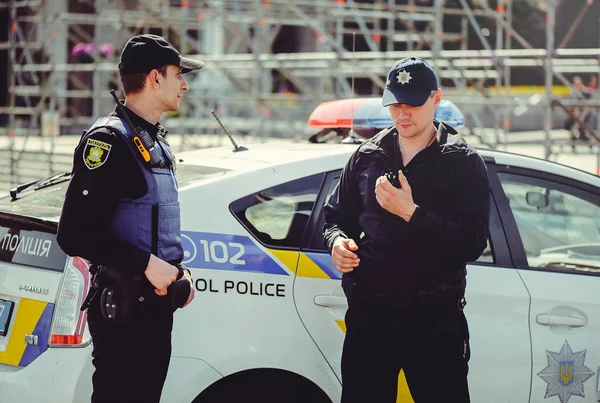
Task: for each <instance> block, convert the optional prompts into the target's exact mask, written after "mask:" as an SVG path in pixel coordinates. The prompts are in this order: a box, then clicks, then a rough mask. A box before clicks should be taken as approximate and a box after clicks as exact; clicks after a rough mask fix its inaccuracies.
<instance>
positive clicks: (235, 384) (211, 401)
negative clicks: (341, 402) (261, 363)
mask: <svg viewBox="0 0 600 403" xmlns="http://www.w3.org/2000/svg"><path fill="white" fill-rule="evenodd" d="M239 402H244V403H283V402H285V403H308V402H310V403H331V399H330V398H329V397H328V396H327V394H326V393H325V392H323V391H322V390H321V388H319V387H318V386H317V385H315V384H314V383H313V382H312V381H310V380H308V379H306V378H304V377H302V376H300V375H297V374H294V373H292V372H289V371H283V370H277V369H256V370H249V371H243V372H238V373H236V374H233V375H230V376H227V377H225V378H223V379H220V380H219V381H217V382H215V383H214V384H212V385H211V386H209V387H208V388H207V389H206V390H204V391H203V392H202V393H200V395H198V397H196V399H194V401H193V402H192V403H239Z"/></svg>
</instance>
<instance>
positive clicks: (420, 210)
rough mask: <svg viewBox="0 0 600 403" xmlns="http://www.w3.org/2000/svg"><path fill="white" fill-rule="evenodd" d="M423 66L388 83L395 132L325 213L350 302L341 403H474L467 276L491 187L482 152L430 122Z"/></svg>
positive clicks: (407, 67)
mask: <svg viewBox="0 0 600 403" xmlns="http://www.w3.org/2000/svg"><path fill="white" fill-rule="evenodd" d="M441 99H442V91H441V89H439V87H438V81H437V78H436V75H435V72H434V71H433V69H432V68H431V66H430V65H429V64H427V63H426V62H425V61H424V60H422V59H419V58H416V57H410V58H405V59H402V60H400V61H398V62H397V63H396V65H395V66H394V67H392V69H391V70H390V71H389V73H388V77H387V83H386V88H385V90H384V93H383V106H387V107H389V113H390V116H391V118H392V122H393V124H394V126H393V127H390V128H387V129H384V130H382V131H381V132H379V133H378V134H377V135H375V136H374V137H373V138H372V139H370V140H369V141H366V142H365V143H363V144H361V145H360V147H358V149H357V150H356V151H355V152H354V154H353V155H352V156H351V157H350V160H349V161H348V163H347V165H346V166H345V168H344V170H343V171H342V174H341V177H340V180H339V183H338V185H337V187H336V188H335V190H334V192H333V194H332V196H331V197H330V199H329V200H328V202H327V204H326V206H325V221H326V223H325V229H324V237H325V240H326V242H327V244H328V247H329V250H330V252H331V255H332V260H333V263H334V264H335V266H336V268H337V269H338V270H339V271H340V272H342V273H343V276H342V286H343V288H344V291H345V293H346V296H347V298H348V311H347V312H346V327H347V333H346V338H345V341H344V348H343V353H342V383H343V391H342V403H358V402H359V403H364V402H377V403H393V402H395V401H396V396H397V385H398V376H399V372H400V370H404V374H405V375H406V381H407V383H408V386H409V388H410V392H411V394H412V397H413V399H414V400H415V402H416V403H433V402H436V403H437V402H442V401H451V402H453V403H467V402H469V390H468V385H467V372H468V361H469V355H470V350H469V333H468V328H467V322H466V318H465V315H464V313H463V308H464V306H465V304H466V301H465V299H464V292H465V286H466V277H465V276H466V264H467V262H470V261H474V260H476V259H477V258H478V257H479V256H480V255H481V253H482V252H483V250H484V249H485V247H486V243H487V236H488V227H489V210H490V200H489V185H488V178H487V172H486V167H485V163H484V161H483V159H482V158H481V157H480V156H479V154H478V153H477V151H476V150H475V149H474V148H473V147H471V146H469V145H468V144H467V143H466V142H465V141H464V140H463V139H462V138H461V137H460V136H459V135H458V134H457V132H456V131H455V130H454V129H453V128H452V127H450V126H449V125H446V124H444V123H443V122H440V121H437V120H434V119H433V117H434V111H435V109H436V107H437V106H438V105H439V104H440V101H441Z"/></svg>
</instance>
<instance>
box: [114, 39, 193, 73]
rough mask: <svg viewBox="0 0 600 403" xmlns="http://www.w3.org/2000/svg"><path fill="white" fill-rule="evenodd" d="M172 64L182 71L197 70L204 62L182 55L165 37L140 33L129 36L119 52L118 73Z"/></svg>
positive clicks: (146, 69) (143, 71)
mask: <svg viewBox="0 0 600 403" xmlns="http://www.w3.org/2000/svg"><path fill="white" fill-rule="evenodd" d="M168 64H172V65H174V66H179V67H181V72H182V73H188V72H190V71H192V70H199V69H201V68H202V67H203V66H204V62H201V61H199V60H194V59H190V58H187V57H183V56H181V55H180V54H179V52H178V51H177V49H175V48H174V47H173V45H171V44H170V43H169V42H167V40H166V39H165V38H163V37H162V36H158V35H152V34H142V35H137V36H134V37H133V38H131V39H130V40H129V41H127V43H126V44H125V47H124V48H123V52H121V63H119V74H120V75H121V76H127V75H130V74H138V73H145V72H148V71H151V70H152V69H158V68H160V67H162V66H166V65H168Z"/></svg>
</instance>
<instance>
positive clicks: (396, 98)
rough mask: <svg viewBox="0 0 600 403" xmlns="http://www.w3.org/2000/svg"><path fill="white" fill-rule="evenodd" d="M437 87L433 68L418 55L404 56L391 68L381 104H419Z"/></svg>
mask: <svg viewBox="0 0 600 403" xmlns="http://www.w3.org/2000/svg"><path fill="white" fill-rule="evenodd" d="M437 89H438V81H437V77H436V76H435V72H434V71H433V68H431V66H430V65H429V64H428V63H427V62H426V61H425V60H423V59H421V58H419V57H405V58H404V59H401V60H399V61H398V62H397V63H396V65H395V66H394V67H392V68H391V70H390V72H389V73H388V76H387V81H386V83H385V90H383V96H382V99H381V100H382V103H383V106H389V105H393V104H406V105H411V106H421V105H423V104H424V103H425V102H426V101H427V98H429V96H430V95H431V91H434V90H437Z"/></svg>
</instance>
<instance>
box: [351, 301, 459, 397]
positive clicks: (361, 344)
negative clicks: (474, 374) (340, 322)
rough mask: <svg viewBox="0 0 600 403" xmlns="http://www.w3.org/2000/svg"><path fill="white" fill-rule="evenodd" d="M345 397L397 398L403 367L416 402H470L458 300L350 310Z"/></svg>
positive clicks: (362, 304) (358, 305)
mask: <svg viewBox="0 0 600 403" xmlns="http://www.w3.org/2000/svg"><path fill="white" fill-rule="evenodd" d="M346 328H347V333H346V338H345V340H344V348H343V353H342V368H341V369H342V383H343V389H342V403H370V402H377V403H395V402H396V397H397V393H398V377H399V373H400V370H404V374H405V376H406V381H407V383H408V386H409V389H410V393H411V395H412V397H413V400H414V401H415V403H440V402H453V403H469V401H470V400H469V389H468V383H467V373H468V369H469V367H468V362H469V357H470V347H469V330H468V326H467V321H466V318H465V315H464V313H463V310H462V306H459V304H458V301H457V300H454V299H453V300H446V301H438V302H435V303H428V304H418V305H415V306H412V307H406V308H389V307H387V306H384V305H378V304H370V303H369V302H368V301H362V300H358V301H357V300H356V298H353V299H352V301H351V303H350V306H349V308H348V311H347V312H346Z"/></svg>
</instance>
